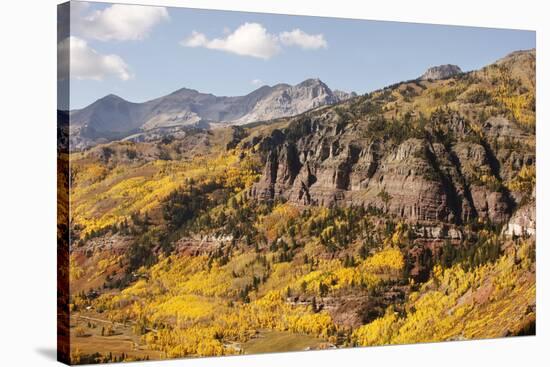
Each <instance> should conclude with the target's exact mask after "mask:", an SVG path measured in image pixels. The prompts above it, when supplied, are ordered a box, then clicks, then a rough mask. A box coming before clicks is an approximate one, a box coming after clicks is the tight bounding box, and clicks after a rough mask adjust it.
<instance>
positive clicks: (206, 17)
mask: <svg viewBox="0 0 550 367" xmlns="http://www.w3.org/2000/svg"><path fill="white" fill-rule="evenodd" d="M70 19H71V20H70V22H71V26H70V35H69V36H68V37H67V36H66V35H64V36H63V37H58V53H59V52H63V50H69V52H70V55H71V58H70V70H71V72H70V108H71V109H78V108H82V107H85V106H87V105H89V104H90V103H93V102H94V101H96V100H97V99H99V98H102V97H104V96H105V95H108V94H116V95H118V96H120V97H122V98H124V99H126V100H129V101H131V102H144V101H147V100H150V99H154V98H157V97H160V96H163V95H166V94H169V93H171V92H173V91H175V90H177V89H180V88H184V87H185V88H191V89H196V90H198V91H200V92H205V93H212V94H215V95H218V96H236V95H245V94H248V93H250V92H252V91H253V90H254V89H257V88H259V87H260V86H262V85H274V84H278V83H288V84H297V83H300V82H301V81H303V80H305V79H308V78H319V79H321V80H322V81H323V82H325V83H326V84H327V85H328V86H329V87H330V88H331V89H333V90H334V89H340V90H344V91H348V92H351V91H355V92H357V93H359V94H363V93H366V92H369V91H372V90H375V89H378V88H382V87H384V86H387V85H389V84H393V83H395V82H399V81H402V80H409V79H414V78H416V77H418V76H420V75H421V74H422V73H423V72H424V71H425V70H426V69H427V68H428V67H430V66H435V65H441V64H456V65H458V66H460V67H461V68H462V70H464V71H468V70H473V69H477V68H480V67H482V66H484V65H487V64H489V63H492V62H494V61H496V60H497V59H499V58H501V57H503V56H505V55H506V54H508V53H510V52H512V51H515V50H520V49H530V48H534V47H535V32H533V31H521V30H507V29H491V28H475V27H459V26H441V25H429V24H415V23H399V22H381V21H368V20H352V19H339V18H325V17H305V16H288V15H274V14H259V13H243V12H228V11H213V10H198V9H186V8H164V7H153V6H140V5H119V4H114V5H113V4H110V3H86V2H77V1H73V2H71V17H70Z"/></svg>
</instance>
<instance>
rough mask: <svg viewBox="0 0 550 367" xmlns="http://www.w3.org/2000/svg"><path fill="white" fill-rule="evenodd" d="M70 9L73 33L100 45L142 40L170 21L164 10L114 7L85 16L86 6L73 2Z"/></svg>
mask: <svg viewBox="0 0 550 367" xmlns="http://www.w3.org/2000/svg"><path fill="white" fill-rule="evenodd" d="M76 4H78V5H76ZM71 6H72V7H73V8H72V9H71V10H72V11H71V18H72V27H73V28H74V30H75V32H76V33H77V34H79V35H81V36H83V37H85V38H91V39H96V40H100V41H112V40H115V41H128V40H141V39H144V38H146V37H147V36H148V35H149V33H150V32H151V30H152V29H153V27H155V26H156V25H157V24H159V23H160V22H162V21H165V20H168V19H169V18H170V17H169V15H168V10H166V8H164V7H155V6H140V5H122V4H114V5H111V6H110V7H108V8H105V9H103V10H96V11H93V12H91V13H88V14H85V11H86V10H87V9H88V4H87V3H80V2H73V3H71Z"/></svg>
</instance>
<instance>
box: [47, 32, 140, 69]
mask: <svg viewBox="0 0 550 367" xmlns="http://www.w3.org/2000/svg"><path fill="white" fill-rule="evenodd" d="M67 52H69V53H70V58H67V57H66V56H67ZM57 58H58V68H59V69H58V70H59V73H60V75H66V74H67V71H70V76H71V78H76V79H92V80H102V79H104V78H106V77H116V78H119V79H122V80H128V79H131V78H132V75H131V74H130V71H129V70H128V65H127V64H126V63H125V62H124V60H122V58H121V57H120V56H118V55H102V54H100V53H98V52H97V51H96V50H94V49H93V48H91V47H89V46H88V44H87V43H86V41H84V40H83V39H80V38H78V37H74V36H71V37H67V38H65V39H64V40H63V41H61V42H59V43H58V45H57Z"/></svg>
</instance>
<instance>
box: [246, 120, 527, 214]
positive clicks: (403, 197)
mask: <svg viewBox="0 0 550 367" xmlns="http://www.w3.org/2000/svg"><path fill="white" fill-rule="evenodd" d="M497 122H499V124H497V123H495V120H489V121H488V122H487V124H486V125H485V128H486V129H487V132H486V134H487V136H489V139H492V137H493V136H494V137H496V139H497V140H498V139H499V138H503V136H508V138H506V139H509V138H510V137H512V138H514V139H521V136H522V134H523V133H521V132H520V131H518V130H516V129H515V128H514V126H508V127H506V126H507V122H506V121H503V120H497ZM445 126H446V128H447V129H449V131H451V132H452V134H454V136H455V137H456V139H457V141H456V142H454V143H453V144H452V145H446V144H443V143H440V142H436V141H432V140H431V139H427V138H408V139H405V140H403V141H401V142H399V143H398V144H391V143H389V142H384V141H381V140H380V139H376V138H371V137H369V136H368V135H366V133H365V132H364V130H363V128H364V127H361V126H358V125H357V124H350V123H345V122H344V120H343V118H342V116H341V115H340V114H338V113H336V112H334V111H333V110H329V111H327V112H323V113H316V114H311V116H302V117H299V118H296V119H294V120H293V121H292V122H291V123H290V124H289V126H288V127H287V128H285V129H283V130H275V131H274V132H273V133H272V135H271V136H269V137H265V138H263V140H262V141H261V143H260V147H261V149H262V151H263V154H264V157H265V168H264V172H263V175H262V177H261V179H260V181H259V182H258V183H257V184H255V185H254V186H253V187H252V189H251V190H250V195H252V196H253V197H256V198H258V199H260V200H274V199H278V198H281V199H285V200H290V201H291V202H293V203H296V204H298V205H315V206H335V205H336V206H351V205H353V206H359V205H362V206H364V207H369V206H370V207H375V208H378V209H380V210H382V211H384V212H386V213H388V214H393V215H396V216H398V217H401V218H404V219H405V220H408V221H410V222H414V223H418V222H422V223H427V222H447V223H465V222H469V221H471V220H475V219H476V218H483V219H487V220H490V221H491V222H493V223H506V222H507V221H508V219H509V217H510V215H511V212H512V210H513V208H514V205H515V204H514V203H515V199H514V198H513V197H511V195H510V193H509V192H508V191H507V190H506V189H505V187H504V186H503V185H502V184H501V182H502V177H501V176H502V175H503V174H507V175H510V174H513V172H516V173H517V170H518V169H519V168H520V167H521V165H520V164H519V163H513V162H512V163H507V162H508V161H509V160H519V161H520V163H523V162H525V161H528V160H529V159H530V158H529V157H528V156H523V155H521V156H516V157H514V156H513V155H512V154H510V150H508V153H507V154H504V152H502V157H499V156H498V154H497V153H495V151H497V148H493V147H492V146H491V144H489V143H486V142H485V143H482V142H476V138H475V136H476V135H473V134H474V133H473V132H472V130H471V129H469V128H468V126H467V124H466V123H465V122H464V120H461V119H458V118H454V117H452V118H451V119H450V121H449V122H448V123H447V124H446V125H445ZM491 134H493V135H491ZM503 139H504V138H503ZM493 140H494V139H493ZM518 141H520V140H518ZM495 144H498V142H497V143H495ZM501 151H502V149H501ZM499 154H500V153H499ZM518 154H520V153H518ZM533 159H534V157H533ZM508 164H511V165H514V167H517V168H516V169H510V172H508V171H506V169H505V167H508V166H507V165H508ZM518 167H519V168H518Z"/></svg>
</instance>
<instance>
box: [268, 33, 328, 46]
mask: <svg viewBox="0 0 550 367" xmlns="http://www.w3.org/2000/svg"><path fill="white" fill-rule="evenodd" d="M279 38H280V39H281V43H282V44H283V45H285V46H299V47H301V48H304V49H307V50H315V49H318V48H327V41H325V37H324V36H323V35H322V34H307V33H306V32H304V31H302V30H301V29H294V30H292V31H291V32H282V33H281V34H280V35H279Z"/></svg>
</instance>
